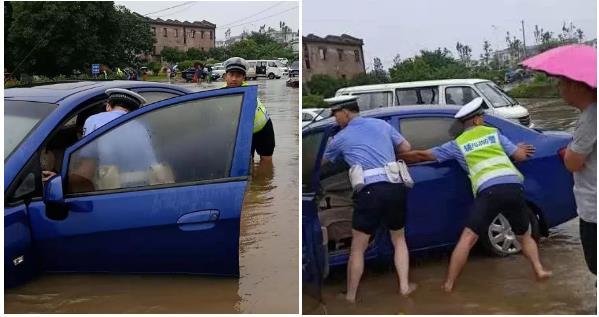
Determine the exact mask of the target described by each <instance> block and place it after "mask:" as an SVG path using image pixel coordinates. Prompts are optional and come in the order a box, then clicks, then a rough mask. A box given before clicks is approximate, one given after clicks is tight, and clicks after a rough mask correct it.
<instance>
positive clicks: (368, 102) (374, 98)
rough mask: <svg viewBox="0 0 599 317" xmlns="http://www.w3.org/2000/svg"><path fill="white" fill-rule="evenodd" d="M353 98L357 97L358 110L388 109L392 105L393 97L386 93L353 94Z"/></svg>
mask: <svg viewBox="0 0 599 317" xmlns="http://www.w3.org/2000/svg"><path fill="white" fill-rule="evenodd" d="M355 96H358V106H360V110H368V109H375V108H381V107H389V106H390V105H391V104H392V103H393V95H392V94H391V92H388V91H377V92H370V93H364V94H355Z"/></svg>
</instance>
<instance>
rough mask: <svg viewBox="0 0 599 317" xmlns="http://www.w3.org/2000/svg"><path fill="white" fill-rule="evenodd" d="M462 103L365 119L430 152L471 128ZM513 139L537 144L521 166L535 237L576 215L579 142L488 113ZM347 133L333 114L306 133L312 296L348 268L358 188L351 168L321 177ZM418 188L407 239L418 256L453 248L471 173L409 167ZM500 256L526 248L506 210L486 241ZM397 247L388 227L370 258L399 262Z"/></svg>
mask: <svg viewBox="0 0 599 317" xmlns="http://www.w3.org/2000/svg"><path fill="white" fill-rule="evenodd" d="M458 110H459V107H456V106H422V105H418V106H401V107H387V108H379V109H376V110H369V111H365V112H363V113H362V116H365V117H373V118H379V119H383V120H385V121H387V122H388V123H389V124H391V125H392V126H393V127H394V128H395V129H397V130H398V131H399V132H400V133H401V134H402V135H403V136H404V137H405V138H406V139H407V140H408V141H409V142H410V144H411V145H412V147H413V148H414V149H428V148H431V147H434V146H437V145H440V144H443V143H445V142H446V141H449V140H451V139H454V138H455V137H456V136H457V135H459V134H460V133H461V132H462V131H463V127H462V125H461V123H460V122H459V121H457V120H455V119H454V118H453V116H454V115H455V113H456V112H457V111H458ZM485 124H486V125H488V126H492V127H495V128H497V129H499V130H500V131H501V133H502V134H503V135H505V136H507V137H508V138H509V139H510V140H511V141H512V142H514V143H515V144H516V143H520V142H525V143H530V144H533V145H534V146H535V147H536V153H535V155H534V157H532V158H531V159H529V160H527V161H524V162H520V163H516V166H517V167H518V169H519V170H520V171H521V172H522V174H524V176H525V181H524V189H525V195H526V199H527V202H528V205H529V207H530V215H529V217H530V220H531V228H532V232H533V235H534V236H536V237H539V236H542V235H544V236H546V235H547V233H548V229H549V228H552V227H555V226H557V225H559V224H561V223H564V222H566V221H568V220H570V219H572V218H574V217H576V205H575V202H574V194H573V192H572V186H573V180H572V175H571V174H570V173H569V172H568V171H567V170H566V168H565V166H564V163H563V149H564V148H565V147H566V146H567V144H568V143H569V142H570V140H571V139H572V136H571V135H570V134H568V133H564V132H548V131H547V132H542V131H539V130H534V129H529V128H527V127H525V126H523V125H520V124H517V123H515V122H512V121H508V120H506V119H503V118H500V117H496V116H492V115H487V116H485ZM338 131H339V127H338V126H337V124H335V122H334V120H333V119H326V120H322V121H319V122H316V123H313V124H311V125H309V126H306V127H305V128H304V129H303V131H302V177H303V181H302V274H303V286H304V294H308V295H313V296H319V290H320V287H321V283H322V281H323V279H324V277H326V275H327V272H328V270H329V268H330V267H333V266H340V265H345V264H346V263H347V261H348V258H349V250H350V246H351V219H352V209H353V207H352V189H351V185H350V183H349V179H348V176H347V170H346V169H345V170H344V169H339V171H338V172H337V173H328V172H327V173H326V174H332V175H333V176H327V177H326V178H321V177H320V165H321V161H322V156H323V153H324V150H325V147H326V144H327V142H328V141H329V140H330V139H331V138H332V137H333V136H334V135H335V133H337V132H338ZM409 169H410V173H411V175H412V177H413V179H414V182H415V186H414V188H412V189H411V190H410V191H409V194H408V208H407V211H406V241H407V244H408V248H409V250H410V252H411V253H424V251H426V252H431V251H432V252H435V251H436V250H442V249H446V250H447V249H451V248H452V247H453V246H454V245H455V243H456V242H457V240H458V238H459V235H460V233H461V231H462V229H463V227H464V223H465V220H466V217H467V214H468V211H469V207H470V205H471V203H472V200H473V195H472V188H471V186H470V181H469V179H468V176H467V174H466V172H465V171H464V170H463V169H462V168H461V167H460V166H459V164H458V163H457V162H456V161H447V162H443V163H437V162H425V163H418V164H413V165H410V166H409ZM479 241H480V243H482V244H483V245H484V246H485V247H486V248H487V249H488V250H489V251H491V252H492V253H494V254H497V255H500V256H506V255H510V254H514V253H517V252H519V251H520V250H521V246H520V245H519V243H518V241H517V240H516V239H515V235H514V233H513V232H512V230H511V226H510V224H509V222H508V221H507V219H506V218H505V217H504V216H503V215H501V214H500V215H499V216H498V217H497V218H495V219H494V220H493V221H492V222H491V223H489V226H488V232H487V234H486V235H485V236H483V237H481V239H480V240H479ZM392 255H393V247H392V244H391V241H390V239H389V235H388V233H387V230H386V229H385V228H382V227H381V228H379V230H378V231H377V233H376V234H374V235H373V237H372V240H371V242H370V245H369V247H368V249H367V251H366V253H365V258H366V259H367V260H374V259H379V260H381V259H382V260H385V259H389V260H391V259H392Z"/></svg>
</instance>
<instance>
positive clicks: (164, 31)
mask: <svg viewBox="0 0 599 317" xmlns="http://www.w3.org/2000/svg"><path fill="white" fill-rule="evenodd" d="M162 33H163V34H164V37H166V28H164V29H162Z"/></svg>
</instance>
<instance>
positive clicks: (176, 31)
mask: <svg viewBox="0 0 599 317" xmlns="http://www.w3.org/2000/svg"><path fill="white" fill-rule="evenodd" d="M175 37H179V29H175Z"/></svg>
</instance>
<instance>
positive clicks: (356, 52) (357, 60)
mask: <svg viewBox="0 0 599 317" xmlns="http://www.w3.org/2000/svg"><path fill="white" fill-rule="evenodd" d="M354 56H355V57H356V63H359V62H360V51H358V50H355V51H354Z"/></svg>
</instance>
